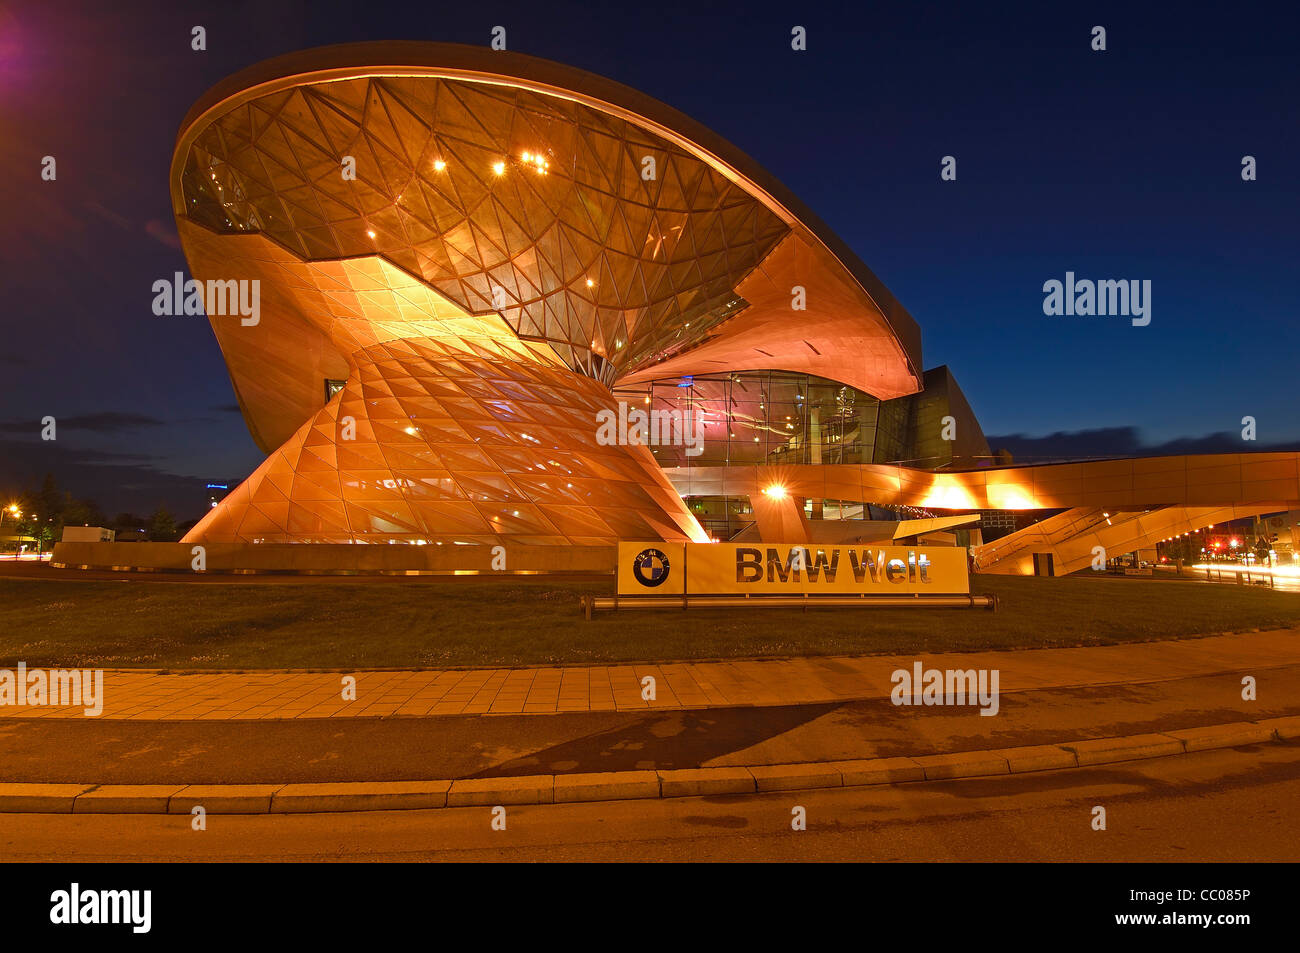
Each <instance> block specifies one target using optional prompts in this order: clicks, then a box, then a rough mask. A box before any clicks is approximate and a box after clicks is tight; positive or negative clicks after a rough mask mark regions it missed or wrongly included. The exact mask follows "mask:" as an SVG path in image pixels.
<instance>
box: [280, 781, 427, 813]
mask: <svg viewBox="0 0 1300 953" xmlns="http://www.w3.org/2000/svg"><path fill="white" fill-rule="evenodd" d="M450 789H451V782H450V781H379V782H364V781H356V782H342V783H337V784H286V785H285V786H284V787H282V788H280V790H278V791H276V792H275V794H274V796H273V797H272V798H271V813H272V814H327V813H330V812H332V811H408V810H427V809H430V808H436V807H446V806H447V792H448V791H449V790H450Z"/></svg>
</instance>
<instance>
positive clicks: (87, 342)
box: [0, 0, 1300, 517]
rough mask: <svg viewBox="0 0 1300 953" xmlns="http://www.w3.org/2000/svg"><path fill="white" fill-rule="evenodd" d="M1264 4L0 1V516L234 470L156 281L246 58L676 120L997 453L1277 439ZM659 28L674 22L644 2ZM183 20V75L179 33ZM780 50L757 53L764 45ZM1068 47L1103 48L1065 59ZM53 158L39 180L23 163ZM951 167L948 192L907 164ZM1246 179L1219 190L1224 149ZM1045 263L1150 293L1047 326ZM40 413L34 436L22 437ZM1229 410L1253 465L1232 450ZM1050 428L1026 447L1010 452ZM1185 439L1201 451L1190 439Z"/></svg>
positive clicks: (215, 356)
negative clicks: (879, 318)
mask: <svg viewBox="0 0 1300 953" xmlns="http://www.w3.org/2000/svg"><path fill="white" fill-rule="evenodd" d="M1295 10H1296V8H1295V5H1294V4H1277V5H1254V4H1247V3H1238V4H1233V5H1228V6H1224V5H1215V6H1213V7H1210V6H1206V7H1198V6H1195V5H1191V4H1181V3H1180V4H1170V5H1168V6H1167V7H1160V6H1150V7H1147V6H1143V5H1138V4H1128V3H1125V4H1113V5H1112V4H1098V3H1088V4H1072V3H1044V4H1039V5H1026V6H1023V7H1016V6H1004V5H1001V4H997V5H991V4H969V3H961V4H951V5H945V4H936V5H930V4H926V5H919V4H910V3H904V4H871V3H862V4H843V5H837V4H817V3H770V2H759V3H747V4H743V5H742V4H735V5H732V4H710V3H696V4H681V5H679V6H677V9H676V11H675V10H674V9H673V5H665V4H660V3H648V4H637V5H635V6H634V5H631V4H627V5H612V4H610V5H607V4H603V3H586V4H567V3H558V2H532V3H526V4H513V3H511V4H505V3H490V2H483V3H434V2H424V3H385V2H382V0H367V2H364V3H355V4H349V3H338V2H336V3H305V2H280V0H257V2H246V3H219V4H202V3H196V4H187V3H165V4H157V5H153V4H132V3H121V4H118V3H104V4H93V5H92V4H63V3H57V2H56V3H50V4H43V5H39V6H38V5H30V7H28V8H25V7H23V6H19V7H18V8H17V9H16V10H14V9H13V8H11V12H8V13H5V12H0V128H3V130H4V142H3V145H0V209H3V210H4V212H3V239H0V276H2V277H3V288H4V299H5V300H4V307H3V312H0V314H2V315H3V316H2V317H0V322H2V325H0V331H2V332H3V333H2V334H0V494H3V493H13V492H16V491H18V490H20V489H22V488H23V487H24V486H25V485H30V484H32V483H33V482H36V481H39V479H40V477H41V475H43V474H44V473H45V472H46V471H47V470H52V471H54V472H55V475H56V476H57V477H58V478H59V479H60V481H61V482H62V483H64V484H65V485H66V486H67V487H68V488H69V489H71V490H73V492H75V493H78V494H81V495H89V496H91V497H93V498H94V499H96V500H97V501H99V502H100V503H101V505H102V506H103V507H104V508H105V509H106V510H108V511H109V512H115V511H117V510H120V509H127V508H134V509H136V510H140V511H144V512H148V511H149V510H151V509H152V507H153V506H154V505H156V504H157V503H159V502H165V503H167V504H168V505H170V506H171V507H173V509H174V510H175V511H176V512H177V513H178V515H179V516H181V517H188V516H194V515H198V513H199V511H200V510H201V508H202V490H203V483H204V482H206V481H207V480H209V479H227V478H228V479H235V480H237V479H240V478H242V477H243V476H245V475H247V473H248V472H249V471H250V470H251V469H252V468H253V467H254V466H255V465H256V464H257V463H258V462H259V461H260V459H261V454H260V452H258V451H257V450H256V448H255V447H254V445H253V442H252V440H251V439H250V438H249V436H248V434H247V432H246V430H245V428H244V425H243V422H242V419H241V417H240V416H239V414H238V412H237V411H235V410H234V396H233V393H232V391H231V387H230V383H229V379H228V377H227V375H226V371H225V365H224V362H223V361H222V358H221V354H220V352H219V350H218V348H217V345H216V342H215V339H214V338H213V336H212V333H211V331H210V329H209V327H208V324H207V322H206V320H205V319H202V318H159V317H155V316H154V315H153V314H152V312H151V309H150V303H151V300H152V293H151V290H150V289H151V285H152V283H153V282H154V281H155V280H157V279H158V278H162V277H169V276H170V275H171V274H172V273H173V272H175V271H178V270H181V271H186V272H188V267H187V266H186V264H185V262H184V259H183V257H182V255H181V253H180V251H179V248H178V246H177V244H176V239H175V230H174V224H173V222H172V217H171V212H170V208H169V202H168V193H167V171H168V164H169V162H170V159H171V153H172V146H173V143H174V140H175V135H176V131H177V128H178V126H179V124H180V121H181V118H182V117H183V116H184V114H185V112H186V110H187V109H188V108H189V106H190V105H191V104H192V103H193V102H194V101H195V100H196V99H197V98H198V97H199V96H200V95H201V94H202V93H203V92H204V91H205V90H206V89H207V88H208V87H209V86H211V85H212V84H213V83H215V82H217V81H218V80H220V79H222V78H224V77H225V76H227V75H229V74H230V73H232V72H235V71H236V70H238V69H241V68H243V67H245V66H247V65H250V64H252V63H254V62H257V61H258V60H261V59H265V58H267V57H270V56H275V55H278V54H281V53H286V52H290V51H293V50H297V49H302V48H305V47H310V46H319V45H324V44H329V43H338V42H346V41H353V40H379V39H428V40H437V41H446V42H461V43H473V44H486V43H487V42H488V40H489V33H490V30H491V28H492V27H493V26H494V25H497V24H501V25H504V26H505V27H506V28H507V31H508V34H507V35H508V40H509V45H510V48H511V49H514V50H517V51H519V52H523V53H528V54H532V55H536V56H542V57H546V58H549V59H554V60H559V61H561V62H565V63H568V64H571V65H574V66H578V67H581V68H583V69H586V70H590V71H592V72H595V73H600V74H603V75H605V76H609V77H611V78H613V79H615V80H618V81H620V82H622V83H625V84H627V85H629V86H632V87H635V88H637V89H640V90H642V91H644V92H646V93H648V94H649V95H651V96H654V97H656V98H658V99H661V100H663V101H664V102H666V103H668V104H669V105H671V106H673V107H676V108H677V109H680V110H681V111H683V112H685V113H687V114H689V115H691V116H693V117H694V118H696V119H698V120H699V121H701V122H702V123H704V124H705V125H707V126H710V127H712V128H713V129H715V130H716V131H717V132H718V133H719V134H721V135H722V136H724V137H725V138H727V139H730V140H731V141H732V142H733V143H735V144H736V145H737V146H738V147H740V148H741V149H742V150H744V151H745V152H747V153H749V154H750V155H751V156H753V157H754V158H755V159H756V160H757V161H758V163H759V164H761V165H763V166H764V167H766V168H767V169H768V170H769V171H771V172H772V173H773V174H774V175H776V176H777V177H778V178H779V179H781V180H782V181H783V182H785V184H786V185H788V186H789V187H790V188H791V189H792V190H793V191H794V192H795V193H796V194H797V195H799V196H800V197H801V198H802V199H803V200H804V202H805V203H806V204H807V205H808V206H810V207H811V208H812V209H813V210H814V211H815V212H817V213H818V214H819V215H820V216H821V217H822V218H823V219H824V220H825V221H826V222H827V223H828V224H829V225H830V226H831V228H833V229H834V230H835V231H837V232H838V233H839V234H840V235H841V237H843V238H844V239H845V241H847V242H848V244H849V245H850V246H851V247H852V248H853V249H854V250H855V251H856V252H857V254H858V255H859V257H861V258H862V259H863V261H865V262H866V263H867V265H868V266H869V267H870V268H871V269H872V270H873V271H875V272H876V274H877V275H879V276H880V277H881V279H882V280H883V281H884V282H885V283H886V285H888V286H889V288H890V289H891V290H892V291H893V292H894V294H895V295H896V296H897V297H898V299H899V300H900V301H901V302H902V303H903V305H904V306H905V307H906V308H907V309H908V310H909V311H910V312H911V313H912V315H913V316H914V317H915V318H916V320H917V322H918V323H919V324H920V326H921V329H922V332H923V336H924V360H925V365H926V366H927V367H931V366H934V365H938V364H948V365H949V366H950V367H951V368H952V370H953V372H954V374H955V375H956V377H957V380H958V381H959V382H960V383H961V385H962V387H963V389H964V390H965V392H966V394H967V396H968V398H969V399H970V402H971V405H972V406H973V408H974V410H975V413H976V414H977V416H978V417H979V419H980V421H981V423H982V424H983V426H984V429H985V432H986V433H987V434H989V435H990V442H991V443H993V444H994V446H995V448H996V447H998V446H1009V447H1010V448H1011V449H1012V450H1013V451H1014V452H1015V453H1016V455H1017V459H1022V460H1025V461H1029V460H1032V459H1034V458H1035V457H1036V456H1060V455H1073V456H1098V455H1106V454H1111V453H1123V454H1128V453H1149V452H1158V451H1160V450H1194V449H1205V450H1246V449H1265V448H1266V447H1270V446H1285V447H1287V448H1292V449H1294V448H1296V447H1297V446H1300V415H1297V413H1296V408H1297V400H1296V396H1295V392H1296V389H1297V386H1298V385H1297V373H1296V368H1297V367H1298V366H1300V331H1298V330H1297V316H1298V309H1297V302H1298V301H1300V295H1298V294H1297V282H1298V281H1300V268H1297V261H1298V260H1300V227H1298V224H1297V223H1300V185H1298V184H1297V183H1298V180H1300V124H1298V123H1297V110H1298V109H1300V75H1298V74H1300V57H1297V55H1296V52H1295V51H1296V44H1297V39H1298V35H1297V34H1298V32H1300V14H1297V13H1296V12H1295ZM678 11H680V12H678ZM195 24H202V25H203V26H205V27H206V28H207V31H208V50H207V52H203V53H197V52H192V51H191V50H190V47H189V33H190V27H191V26H193V25H195ZM795 24H800V25H803V26H805V27H807V30H808V47H809V48H808V51H807V52H803V53H796V52H793V51H791V50H790V44H789V39H790V29H791V27H792V26H793V25H795ZM1095 24H1101V25H1103V26H1105V27H1106V29H1107V34H1108V35H1107V46H1108V49H1107V51H1106V52H1104V53H1096V52H1093V51H1092V50H1091V49H1090V31H1091V28H1092V27H1093V26H1094V25H1095ZM44 155H54V156H56V158H57V160H58V180H57V182H54V183H47V182H42V181H41V180H40V177H39V166H40V161H41V157H42V156H44ZM944 155H953V156H955V157H956V159H957V171H958V178H957V181H956V182H942V181H940V178H939V162H940V158H941V157H942V156H944ZM1243 155H1253V156H1255V157H1256V159H1257V161H1258V175H1259V178H1258V181H1255V182H1243V181H1242V179H1241V175H1240V169H1241V158H1242V156H1243ZM1067 271H1073V272H1075V273H1076V275H1078V276H1080V277H1088V278H1136V279H1147V280H1150V281H1151V283H1152V288H1153V292H1152V294H1153V300H1152V321H1151V324H1150V325H1149V326H1148V327H1144V328H1137V327H1132V326H1131V325H1130V323H1129V321H1128V320H1127V319H1125V318H1122V317H1077V316H1071V317H1047V316H1045V315H1044V314H1043V308H1042V303H1043V291H1042V286H1043V283H1044V282H1045V281H1047V280H1049V279H1052V278H1056V279H1063V278H1064V275H1065V273H1066V272H1067ZM47 414H48V415H52V416H55V417H56V418H57V419H58V420H59V422H60V423H59V427H60V429H59V439H58V441H57V443H56V444H50V443H42V442H40V441H39V439H38V433H39V420H40V418H41V417H42V416H45V415H47ZM1245 415H1252V416H1254V417H1256V418H1257V420H1258V427H1259V439H1258V442H1257V443H1256V444H1242V442H1241V441H1240V439H1239V433H1240V430H1241V423H1240V422H1241V418H1242V417H1243V416H1245ZM1053 434H1055V435H1057V436H1055V437H1053V438H1052V439H1044V440H1037V441H1036V440H1033V439H1029V438H1047V437H1048V436H1049V435H1053ZM1216 435H1218V436H1216Z"/></svg>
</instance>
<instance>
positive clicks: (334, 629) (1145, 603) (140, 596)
mask: <svg viewBox="0 0 1300 953" xmlns="http://www.w3.org/2000/svg"><path fill="white" fill-rule="evenodd" d="M971 582H972V588H973V591H975V592H977V593H996V594H997V595H998V597H999V598H1000V599H1001V600H1002V603H1001V606H1000V608H999V609H998V611H997V612H988V611H986V610H983V609H913V610H906V609H834V608H825V609H817V610H813V611H810V612H807V613H805V612H801V611H799V610H797V609H755V610H740V609H736V610H726V609H698V610H697V609H692V610H690V611H688V612H681V611H678V610H651V611H639V612H604V613H597V614H596V616H595V618H594V619H593V621H591V622H587V621H585V620H584V619H583V617H582V615H581V614H580V612H579V609H578V597H579V595H581V594H583V593H593V594H598V595H608V594H610V592H611V591H612V584H610V583H563V584H559V583H556V584H551V583H536V582H534V583H530V584H517V583H513V582H508V581H503V582H495V583H482V582H465V583H442V584H429V583H385V584H368V585H356V584H349V583H335V582H322V583H319V584H314V585H246V584H235V585H213V584H208V585H197V584H189V583H166V584H160V583H151V582H139V581H136V582H130V583H120V582H76V581H73V582H68V581H53V580H11V579H0V667H2V668H13V667H14V665H16V664H17V663H18V662H19V661H24V662H26V663H27V664H28V665H29V666H42V667H72V666H78V667H118V668H130V667H141V668H162V669H171V670H184V669H244V668H247V669H258V668H325V669H328V668H386V667H387V668H441V667H446V666H465V665H529V664H533V665H537V664H542V665H545V664H571V663H578V664H581V663H588V662H614V661H650V660H667V659H701V658H729V657H730V658H736V657H752V656H764V655H768V656H773V655H776V656H779V655H848V654H872V653H909V654H910V653H913V652H918V651H929V652H937V651H962V650H978V649H1004V648H1030V647H1041V646H1067V645H1104V644H1110V643H1116V642H1140V641H1149V640H1155V639H1169V638H1178V637H1181V636H1190V635H1204V634H1213V633H1218V632H1227V631H1240V630H1244V629H1255V628H1264V629H1267V628H1278V627H1285V626H1293V625H1300V593H1292V592H1281V591H1274V590H1270V589H1262V588H1250V587H1244V586H1233V585H1222V586H1218V585H1202V584H1197V583H1190V582H1189V583H1186V584H1184V585H1169V584H1168V583H1166V582H1159V581H1153V580H1146V579H1089V578H1086V577H1078V576H1071V577H1066V578H1062V579H1042V578H1034V577H1021V576H974V577H972V580H971Z"/></svg>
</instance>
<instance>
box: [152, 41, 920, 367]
mask: <svg viewBox="0 0 1300 953" xmlns="http://www.w3.org/2000/svg"><path fill="white" fill-rule="evenodd" d="M386 69H391V70H393V71H394V75H403V74H405V75H409V72H410V70H412V69H415V70H428V71H429V72H430V74H431V75H432V74H436V75H440V76H445V77H448V78H462V79H466V80H472V81H478V82H489V83H490V82H494V81H500V80H502V79H506V80H509V81H511V84H512V85H518V86H522V87H524V88H531V89H533V90H535V91H538V92H542V93H546V94H549V95H553V96H560V97H562V98H566V99H571V100H574V101H576V102H580V103H583V104H586V105H591V106H595V107H598V108H602V109H604V110H605V111H608V112H612V113H614V114H616V115H619V116H620V117H621V118H624V119H626V120H628V121H629V122H632V123H634V124H636V125H639V126H642V127H647V128H649V129H650V131H652V132H655V133H657V134H658V135H660V136H663V137H664V138H665V139H667V140H669V141H671V142H673V143H674V144H676V145H678V146H679V147H681V148H682V149H684V150H686V151H687V152H689V153H691V154H693V155H695V156H696V157H697V158H699V159H701V160H702V161H704V162H706V163H708V164H709V165H710V166H712V167H713V168H715V169H716V170H717V171H718V172H719V173H721V174H722V175H724V176H726V177H727V178H728V179H729V180H731V181H734V182H736V183H737V184H739V185H741V187H742V188H746V189H748V190H749V191H751V192H753V193H754V194H755V196H756V197H757V198H758V199H760V200H761V201H762V202H763V203H764V204H765V205H767V206H768V207H769V208H770V209H771V210H772V212H773V213H774V214H776V215H778V216H779V217H780V218H781V219H782V220H783V221H785V222H786V223H787V224H788V225H790V226H791V227H799V226H802V227H803V228H804V229H806V230H807V232H808V233H809V234H810V235H811V236H812V237H813V238H815V239H816V240H817V241H818V242H820V243H821V244H822V245H823V246H824V247H825V248H826V250H827V251H828V252H829V253H830V254H831V255H832V256H834V258H835V259H836V260H837V261H839V263H840V264H841V265H843V266H844V268H845V270H846V271H847V272H848V273H849V274H850V275H851V276H852V277H853V279H854V280H855V281H857V283H858V284H859V285H860V286H861V288H862V290H863V291H864V292H865V293H866V294H867V296H868V297H869V298H870V299H871V300H872V301H873V302H874V303H875V305H876V307H877V308H879V309H880V312H881V314H882V315H883V316H884V318H885V320H886V321H887V322H888V324H889V327H890V329H891V330H892V331H893V333H894V336H895V338H896V340H897V341H898V344H899V346H900V348H901V349H902V351H903V354H904V356H905V357H906V359H907V361H908V362H909V364H910V365H911V371H912V374H913V377H914V378H915V380H916V383H917V390H920V389H921V387H922V380H923V373H922V370H921V368H922V367H923V364H922V360H921V331H920V328H919V327H918V325H917V323H916V321H915V320H914V319H913V318H912V316H911V315H910V314H909V313H908V312H907V310H906V309H905V308H904V307H903V306H902V305H901V304H900V303H899V301H898V299H897V298H895V297H894V295H893V293H892V292H891V291H890V290H889V289H888V288H887V287H885V284H884V282H882V281H881V280H880V279H879V278H878V277H876V275H875V273H874V272H872V271H871V269H870V268H868V267H867V266H866V264H865V263H864V262H863V261H862V260H861V259H860V258H858V257H857V255H856V254H854V252H853V251H852V249H850V248H849V246H848V245H847V244H846V243H845V242H844V241H843V240H842V239H841V238H840V237H839V236H838V235H836V234H835V233H834V232H833V231H832V230H831V229H830V227H829V226H828V225H826V223H825V222H823V221H822V220H821V218H820V217H818V216H817V215H816V214H815V213H814V212H813V211H812V210H811V209H809V208H808V206H806V205H804V203H803V202H801V201H800V200H799V199H798V198H797V197H796V196H795V195H794V193H793V192H791V191H790V190H789V189H788V188H786V187H785V186H784V185H782V184H781V182H780V181H778V180H777V178H776V177H775V176H773V175H772V174H771V173H769V172H768V171H767V170H766V169H764V168H763V167H762V166H761V165H759V164H758V162H756V161H755V160H754V159H752V158H751V157H750V156H748V155H746V154H745V153H744V152H742V151H741V150H740V149H738V148H737V147H735V146H734V145H732V144H731V143H730V142H728V141H727V140H725V139H723V138H722V137H721V136H719V135H718V134H717V133H715V132H713V131H712V130H710V129H709V128H708V127H707V126H705V125H703V124H702V123H700V122H697V121H696V120H694V119H692V118H690V117H689V116H687V115H685V114H684V113H682V112H679V111H678V110H676V109H674V108H672V107H671V106H668V105H666V104H665V103H662V102H660V101H659V100H657V99H654V98H653V97H651V96H647V95H646V94H644V93H641V92H639V91H637V90H635V89H633V88H631V87H630V86H625V85H623V84H622V83H618V82H615V81H614V80H611V79H607V78H605V77H603V76H599V75H597V74H595V73H589V72H587V71H585V70H581V69H578V68H576V67H572V66H566V65H564V64H562V63H557V62H554V61H553V60H546V59H541V58H539V57H535V56H528V55H526V54H523V53H516V52H512V51H508V50H500V51H498V50H492V49H490V48H488V47H480V46H468V45H465V44H459V43H431V42H429V43H426V42H422V41H413V40H391V41H375V42H365V43H343V44H337V45H333V46H321V47H314V48H311V49H306V50H300V51H298V52H294V53H288V54H285V55H282V56H277V57H273V58H272V59H268V60H263V61H261V62H259V63H256V64H254V65H252V66H249V67H247V68H245V69H242V70H240V71H239V72H237V73H234V74H232V75H231V76H228V77H226V78H225V79H223V80H221V81H220V82H219V83H217V84H216V85H214V86H212V87H211V88H210V89H209V90H208V91H207V92H205V93H204V94H203V95H202V96H201V97H200V98H199V99H198V101H197V102H196V103H195V104H194V105H193V106H192V107H190V110H189V112H187V113H186V115H185V118H184V120H183V121H182V122H181V126H180V129H179V131H178V132H177V137H176V146H175V149H174V152H173V155H172V164H171V169H170V173H169V182H170V190H171V195H172V204H173V210H174V211H177V212H179V211H180V210H182V209H183V206H184V202H183V201H182V200H180V173H181V168H182V164H183V162H184V154H185V153H186V151H187V147H188V145H189V142H190V141H191V140H192V139H193V137H194V136H195V135H197V133H198V131H199V128H200V125H201V122H202V120H203V118H204V117H205V116H206V115H207V114H209V113H212V112H214V111H216V110H218V109H221V108H222V107H223V106H225V105H227V104H228V102H229V101H230V100H232V99H244V98H252V97H253V96H256V95H262V94H265V93H267V92H271V91H273V90H274V89H275V88H277V87H288V86H296V85H302V84H303V83H305V82H322V81H328V80H329V79H331V78H332V77H331V74H337V78H340V79H342V78H345V77H352V76H355V75H356V74H357V72H358V71H367V72H370V73H371V74H372V75H382V74H383V71H384V70H386Z"/></svg>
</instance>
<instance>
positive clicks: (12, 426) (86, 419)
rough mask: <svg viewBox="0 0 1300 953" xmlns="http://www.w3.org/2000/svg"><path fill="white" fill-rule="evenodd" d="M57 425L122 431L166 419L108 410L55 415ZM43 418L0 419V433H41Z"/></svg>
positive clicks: (159, 423)
mask: <svg viewBox="0 0 1300 953" xmlns="http://www.w3.org/2000/svg"><path fill="white" fill-rule="evenodd" d="M54 422H55V426H56V427H57V428H58V429H59V430H88V431H90V432H92V433H120V432H121V431H123V430H136V429H139V428H140V427H160V426H162V425H163V423H164V421H162V420H159V419H158V418H157V417H149V416H146V415H145V414H123V413H117V412H114V411H106V412H104V413H99V414H80V415H75V416H72V417H55V418H54ZM40 430H41V420H40V418H39V417H36V418H33V419H31V420H21V419H18V420H13V419H11V420H3V421H0V433H31V434H39V433H40Z"/></svg>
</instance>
